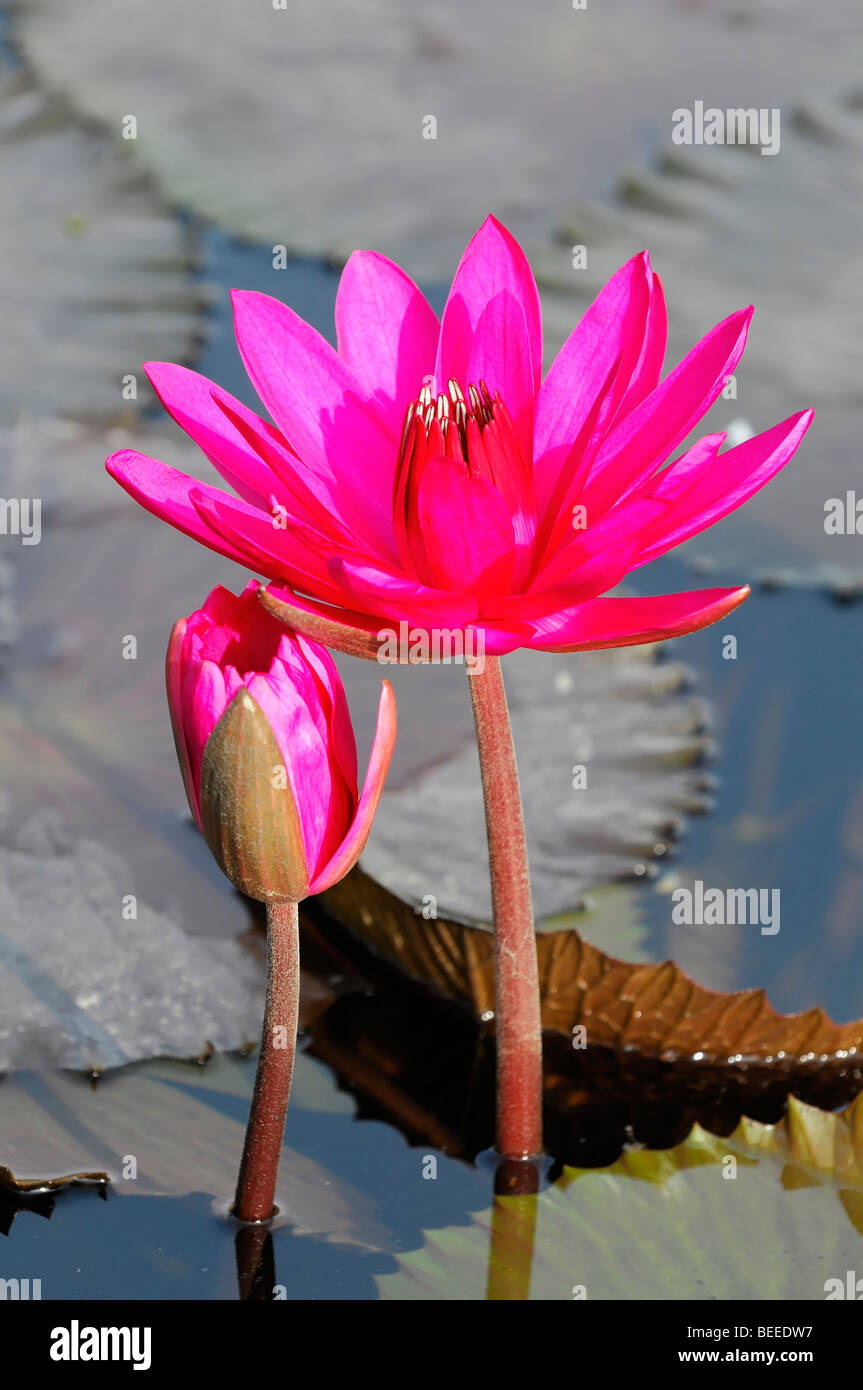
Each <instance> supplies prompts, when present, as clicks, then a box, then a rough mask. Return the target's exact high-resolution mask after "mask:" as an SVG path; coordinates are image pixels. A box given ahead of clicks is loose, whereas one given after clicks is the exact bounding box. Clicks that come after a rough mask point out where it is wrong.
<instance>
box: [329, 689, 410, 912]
mask: <svg viewBox="0 0 863 1390" xmlns="http://www.w3.org/2000/svg"><path fill="white" fill-rule="evenodd" d="M395 741H396V701H395V696H394V695H393V691H392V686H391V685H390V683H389V681H384V683H383V689H382V690H381V699H380V704H379V706H378V723H377V729H376V731H375V738H374V743H373V744H372V751H371V755H370V757H369V765H368V768H367V770H366V778H365V782H364V784H363V790H362V794H361V795H360V800H359V805H358V806H357V812H356V815H355V817H354V820H353V823H352V825H351V827H350V829H349V830H348V833H347V835H346V836H345V838H344V840H343V841H342V844H341V846H340V847H339V849H338V850H337V851H336V853H335V854H334V855H333V857H332V859H331V860H330V862H329V863H328V864H327V865H326V866H325V867H324V868H323V869H321V870H320V871H319V872H318V874H317V876H316V878H314V879H313V880H312V882H311V883H310V884H309V893H310V894H311V893H323V892H324V891H325V889H327V888H332V886H333V884H334V883H338V882H339V880H340V879H343V878H344V876H345V874H346V873H348V872H349V870H350V869H352V868H353V866H354V864H355V863H356V862H357V860H358V859H359V857H360V855H361V854H362V852H363V850H364V849H365V846H366V841H367V840H368V838H369V832H370V831H371V828H372V821H373V820H374V816H375V812H376V810H377V808H378V802H379V801H380V799H381V792H382V791H383V789H384V782H385V781H386V775H387V772H388V771H389V766H390V761H391V759H392V755H393V748H394V747H395Z"/></svg>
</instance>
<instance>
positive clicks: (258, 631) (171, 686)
mask: <svg viewBox="0 0 863 1390" xmlns="http://www.w3.org/2000/svg"><path fill="white" fill-rule="evenodd" d="M257 589H258V586H257V584H256V583H255V582H252V583H250V584H249V585H248V586H247V588H246V589H245V590H244V591H243V593H242V594H241V595H240V596H239V598H237V597H236V596H235V595H234V594H232V593H230V592H229V591H228V590H227V589H223V588H221V587H220V588H217V589H214V590H213V592H212V593H211V594H210V595H209V597H208V599H207V600H206V602H205V604H204V606H203V608H200V609H198V610H197V611H196V612H195V613H192V614H191V616H190V617H188V618H182V619H180V621H179V622H178V623H176V624H175V626H174V630H173V632H172V633H171V640H170V643H169V645H168V656H167V662H166V680H167V689H168V705H169V707H170V711H171V722H172V724H173V728H174V741H175V743H176V747H177V757H178V759H179V762H180V769H181V771H182V774H183V781H184V784H185V787H186V795H187V797H188V800H189V806H190V808H191V811H192V814H193V816H194V817H195V821H196V822H197V825H198V828H199V830H200V831H201V833H202V834H203V836H204V838H205V840H206V841H207V844H208V845H209V847H210V849H211V851H212V853H213V856H214V858H215V859H216V862H217V863H218V865H219V867H220V868H221V869H222V871H223V872H224V873H225V874H226V875H227V877H228V878H229V879H230V880H231V882H232V883H233V884H234V885H235V886H236V887H237V888H240V889H241V890H242V891H243V892H244V893H247V894H248V895H249V896H250V897H253V898H257V899H258V900H259V901H260V902H272V901H276V900H279V899H282V900H285V899H289V900H291V901H294V902H299V901H300V900H301V899H302V898H305V897H307V896H309V894H311V893H320V892H322V891H323V890H324V889H325V888H329V887H331V886H332V884H334V883H337V882H338V880H339V879H341V878H343V877H344V876H345V874H346V873H347V872H348V870H349V869H351V868H352V867H353V865H354V864H355V863H356V861H357V859H358V858H359V856H360V854H361V852H362V850H363V848H364V846H365V843H366V840H367V839H368V835H369V831H370V829H371V824H372V819H373V817H374V813H375V810H376V808H377V804H378V801H379V799H380V795H381V791H382V790H383V784H384V779H385V778H386V774H387V770H388V768H389V763H390V758H391V756H392V750H393V745H394V742H395V733H396V710H395V700H394V697H393V693H392V689H391V687H390V685H389V682H387V681H384V683H383V690H382V692H381V700H380V708H379V712H378V726H377V732H376V734H375V740H374V745H373V747H372V753H371V758H370V759H369V767H368V772H367V774H366V780H365V785H364V787H363V790H362V792H361V793H360V792H359V791H358V787H357V753H356V743H355V740H354V732H353V726H352V724H351V718H350V713H349V711H348V705H347V700H346V699H345V692H344V688H343V686H342V682H341V679H340V677H339V674H338V672H337V670H336V668H335V665H334V663H333V660H332V657H331V656H330V654H329V652H328V651H327V650H326V648H325V647H321V646H319V645H318V643H316V642H313V641H310V640H309V639H307V638H305V637H301V636H299V635H296V634H294V633H292V632H289V631H287V630H286V629H285V627H284V626H283V625H282V624H281V623H280V622H278V621H277V620H276V619H274V618H273V617H271V616H270V615H269V614H268V613H266V612H265V611H264V609H263V608H262V607H261V605H260V603H259V602H258V599H257Z"/></svg>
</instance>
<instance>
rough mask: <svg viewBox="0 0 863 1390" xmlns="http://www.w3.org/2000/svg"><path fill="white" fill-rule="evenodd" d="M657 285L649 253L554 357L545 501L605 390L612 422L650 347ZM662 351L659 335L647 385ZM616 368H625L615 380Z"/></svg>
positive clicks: (539, 419) (541, 484)
mask: <svg viewBox="0 0 863 1390" xmlns="http://www.w3.org/2000/svg"><path fill="white" fill-rule="evenodd" d="M652 290H653V274H652V271H651V269H650V260H649V258H648V255H647V252H646V251H642V252H640V253H639V254H638V255H637V256H633V257H632V259H631V260H629V261H627V262H626V264H625V265H624V266H621V268H620V270H618V271H617V272H616V274H614V275H613V276H612V277H611V279H610V280H609V281H608V284H607V285H605V286H604V288H603V289H602V290H600V292H599V294H598V295H597V297H596V299H595V300H594V301H593V303H592V304H591V306H590V308H589V309H588V310H587V312H586V313H585V314H584V315H583V317H582V318H581V319H580V321H579V322H578V324H576V326H575V328H574V329H573V331H572V333H571V334H570V335H569V337H568V339H567V340H566V342H565V343H564V345H563V347H562V348H561V349H560V352H559V353H558V354H557V356H556V358H555V359H554V361H553V362H552V364H551V367H550V368H549V370H548V374H547V376H546V378H545V380H544V381H543V383H542V387H541V389H540V392H539V397H538V399H537V406H536V427H535V430H534V479H535V486H536V491H537V497H538V499H539V502H540V506H541V507H542V506H543V505H544V504H545V503H547V502H548V499H549V497H550V494H551V491H552V489H553V488H554V485H555V483H556V481H557V479H558V477H559V476H560V473H561V470H562V469H563V467H564V465H565V464H566V462H567V460H568V459H569V457H570V454H571V451H572V449H573V445H574V444H575V442H576V440H577V439H578V437H579V435H580V433H581V432H582V430H583V428H584V426H585V424H586V422H587V420H588V417H589V416H590V414H591V411H592V410H593V408H594V406H595V403H596V402H597V400H598V398H599V397H600V394H601V393H603V392H606V391H609V395H610V399H609V405H608V407H607V409H606V412H605V413H606V415H607V417H608V423H609V424H610V423H611V422H612V421H613V419H614V416H615V414H616V412H617V410H618V407H619V406H620V403H621V401H622V400H623V398H624V396H625V394H626V391H627V389H628V388H629V386H630V383H631V382H632V378H633V375H634V373H635V372H636V369H637V368H638V367H639V362H640V359H641V358H642V355H643V353H644V352H645V344H646V340H647V325H648V320H649V310H650V307H651V294H652ZM661 318H662V315H661V313H658V317H657V320H656V323H655V325H654V330H653V337H654V339H656V338H658V337H659V336H661V335H660V332H659V326H658V325H659V323H660V321H661ZM663 348H664V342H663ZM656 351H657V347H656V343H655V341H653V340H652V342H651V347H650V349H649V351H648V359H647V361H645V362H644V364H643V366H642V368H641V377H640V381H641V384H643V385H645V384H646V383H647V380H648V379H649V373H650V371H652V370H653V369H654V367H655V358H656ZM614 367H616V368H617V370H616V371H615V373H614V376H613V377H612V379H611V381H610V382H609V374H610V373H611V371H612V368H614ZM652 385H655V382H653V383H651V386H652ZM609 388H610V390H609ZM634 389H635V392H636V394H637V391H638V389H639V384H638V381H636V383H635V387H634ZM648 389H650V388H648Z"/></svg>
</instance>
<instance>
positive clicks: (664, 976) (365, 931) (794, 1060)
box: [324, 868, 863, 1103]
mask: <svg viewBox="0 0 863 1390" xmlns="http://www.w3.org/2000/svg"><path fill="white" fill-rule="evenodd" d="M324 900H325V903H326V906H327V908H328V910H329V911H330V912H332V914H333V915H334V916H335V917H336V918H337V919H338V920H339V921H341V922H342V923H343V924H344V925H345V926H346V927H348V929H349V930H350V931H351V932H352V933H353V934H355V935H356V936H357V937H358V938H360V939H361V940H362V941H363V943H364V944H365V945H366V946H368V947H370V948H371V949H372V950H373V951H374V952H376V953H377V954H378V955H380V956H382V957H384V958H385V959H386V960H387V961H389V962H391V963H393V964H395V965H397V966H398V967H399V968H400V969H401V970H402V971H404V972H405V973H406V974H408V975H409V976H411V977H412V978H414V979H415V980H418V981H421V982H422V983H424V984H426V985H429V986H431V987H432V988H433V989H434V990H436V991H438V992H440V993H441V994H444V995H446V996H448V997H450V998H453V999H457V1000H460V1001H462V1002H463V1003H465V1004H467V1005H468V1006H469V1007H470V1008H471V1009H472V1011H473V1012H474V1013H475V1014H476V1015H477V1016H478V1017H479V1018H483V1019H486V1020H488V1021H490V1020H491V1018H492V1017H493V1013H494V961H493V938H492V934H491V930H490V928H489V927H487V926H484V925H481V924H477V923H467V922H464V921H461V922H459V921H454V920H450V919H445V918H436V919H435V918H426V917H424V916H423V915H422V910H421V908H420V906H419V905H418V904H411V903H409V902H406V901H404V900H403V899H400V898H398V897H397V896H396V895H395V894H393V893H391V892H389V891H388V890H387V889H385V888H383V887H382V886H381V885H380V884H377V883H375V882H374V880H372V879H370V878H369V876H368V875H367V874H365V873H364V872H363V871H362V869H360V868H356V869H354V871H353V872H352V874H350V875H349V877H348V878H347V879H345V880H344V881H343V882H342V883H340V884H338V885H337V886H336V887H335V888H333V889H330V891H329V892H328V893H327V894H325V895H324ZM537 949H538V953H539V972H540V988H541V992H542V1020H543V1026H544V1028H545V1029H546V1030H547V1032H548V1033H549V1034H551V1035H554V1036H556V1037H557V1038H558V1040H563V1039H565V1040H566V1042H567V1044H569V1043H573V1046H574V1052H573V1055H574V1057H575V1058H576V1059H581V1058H585V1059H587V1060H590V1059H592V1058H595V1056H596V1054H598V1053H611V1054H618V1055H620V1056H624V1057H625V1058H626V1059H628V1060H630V1061H646V1062H650V1063H653V1064H660V1065H666V1066H667V1067H668V1068H669V1070H670V1069H671V1068H673V1069H674V1074H675V1076H676V1077H677V1079H678V1082H679V1081H680V1078H681V1073H682V1069H684V1068H685V1069H686V1071H687V1072H688V1073H689V1078H690V1080H691V1081H692V1082H693V1083H694V1084H696V1085H698V1086H699V1088H701V1087H705V1086H708V1085H710V1084H723V1085H727V1084H731V1085H733V1086H737V1087H739V1089H740V1090H741V1091H757V1090H764V1089H773V1088H775V1087H776V1086H777V1085H781V1086H782V1087H784V1088H785V1089H787V1090H789V1091H791V1090H800V1089H801V1087H805V1089H806V1094H807V1095H818V1094H819V1093H820V1092H825V1093H826V1092H827V1090H828V1089H830V1088H835V1087H839V1088H840V1089H841V1092H842V1094H844V1095H845V1096H846V1098H847V1096H848V1095H849V1094H855V1093H856V1092H857V1091H858V1090H859V1089H860V1087H861V1083H863V1020H857V1021H855V1022H851V1023H844V1024H837V1023H834V1022H833V1021H832V1020H831V1019H830V1018H828V1016H827V1015H826V1014H825V1012H824V1010H823V1009H821V1008H812V1009H808V1010H806V1011H805V1012H802V1013H797V1014H780V1013H777V1012H776V1010H775V1009H773V1008H772V1006H771V1005H770V1002H769V1000H768V999H767V997H766V994H765V992H764V990H762V989H752V990H743V991H740V992H735V993H728V994H725V993H721V992H718V991H714V990H708V989H704V988H703V987H702V986H701V985H699V984H697V983H696V982H695V981H694V980H692V979H690V977H689V976H688V975H686V974H685V973H684V972H683V971H682V970H681V969H680V968H679V967H678V966H676V965H675V964H674V963H673V962H672V961H664V962H660V963H658V964H644V963H636V964H633V963H629V962H627V961H623V960H617V959H615V958H614V957H613V956H610V955H607V954H606V953H605V952H604V951H602V950H600V949H599V948H598V947H596V946H593V945H591V944H590V942H588V941H586V940H585V939H584V938H583V937H582V936H581V935H580V933H579V932H578V931H577V930H575V929H574V928H572V927H567V928H566V929H564V930H554V929H547V930H544V931H540V932H538V934H537ZM580 1027H583V1028H584V1035H583V1037H581V1036H579V1035H578V1034H576V1033H575V1032H574V1030H576V1029H578V1028H580ZM834 1103H835V1102H834Z"/></svg>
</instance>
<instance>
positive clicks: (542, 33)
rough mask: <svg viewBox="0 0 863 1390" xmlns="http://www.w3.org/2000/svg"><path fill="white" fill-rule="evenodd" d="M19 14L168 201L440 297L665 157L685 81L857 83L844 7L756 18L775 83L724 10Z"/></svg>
mask: <svg viewBox="0 0 863 1390" xmlns="http://www.w3.org/2000/svg"><path fill="white" fill-rule="evenodd" d="M13 12H14V29H13V32H14V34H15V36H16V38H17V40H18V42H19V43H20V44H21V45H22V47H23V50H24V52H25V54H26V56H27V59H28V61H29V62H30V63H32V64H33V66H34V68H35V70H36V72H37V73H38V75H39V77H40V79H41V80H42V81H43V82H44V83H46V84H48V85H51V86H52V87H55V88H57V89H59V90H61V91H64V92H67V93H69V94H70V95H71V97H72V99H73V100H74V102H75V103H76V105H77V106H78V107H79V109H81V110H83V111H85V112H87V114H89V115H95V116H97V117H98V118H99V119H101V120H102V121H103V122H105V124H106V125H107V127H108V128H109V129H110V130H111V131H112V132H113V133H114V134H115V136H116V138H117V139H118V140H119V139H120V138H121V132H122V123H123V120H124V118H125V117H127V116H128V115H132V116H134V117H135V118H136V119H137V138H136V139H135V140H129V141H128V142H126V143H127V147H129V148H131V149H133V150H134V152H135V154H136V155H138V156H139V157H140V158H141V160H142V161H143V162H144V163H145V164H146V165H147V166H148V167H150V168H151V169H153V170H155V171H156V172H157V173H158V176H159V178H160V180H161V182H162V184H163V186H164V187H165V188H166V189H167V191H168V193H169V194H170V196H171V197H173V198H176V199H177V200H178V201H180V202H182V203H184V204H186V205H187V206H190V207H193V208H195V209H196V210H198V211H201V212H203V213H205V214H206V215H207V216H209V217H212V218H213V219H215V220H216V221H218V222H220V223H221V224H222V225H223V226H225V227H227V228H228V229H229V230H231V231H233V232H235V233H240V234H242V235H244V236H248V237H253V238H256V239H258V240H261V241H262V242H266V243H283V244H286V245H287V246H288V247H289V248H292V249H294V250H297V251H302V252H305V253H309V254H312V255H321V254H323V253H325V252H330V253H332V254H334V255H337V256H343V255H345V254H347V252H349V251H350V250H351V249H353V247H354V246H355V245H372V246H375V247H377V248H378V249H379V250H382V251H384V252H386V253H388V254H395V255H396V256H397V257H402V258H404V259H405V260H406V262H407V263H408V264H409V267H410V269H411V270H412V271H414V272H417V273H424V274H426V275H434V276H437V277H441V276H443V275H445V274H446V273H447V272H448V271H451V270H452V267H453V265H454V264H455V258H456V257H457V256H458V255H459V254H460V252H461V250H462V248H463V247H464V245H465V243H466V241H467V239H468V238H469V237H470V235H471V234H472V233H473V231H475V229H476V227H477V226H478V225H479V223H480V222H481V221H482V219H483V218H484V217H485V215H486V214H487V213H488V211H489V210H490V209H493V210H494V211H495V212H497V213H498V214H499V215H500V216H501V217H502V218H503V219H504V220H505V221H512V222H513V223H514V225H513V230H514V231H515V232H516V234H517V235H520V236H524V235H527V234H528V233H529V232H533V233H535V234H536V235H537V236H545V235H546V234H547V232H548V229H549V227H550V226H552V225H553V223H554V219H555V217H556V215H557V214H558V213H559V212H560V211H562V210H563V209H564V208H565V207H566V206H567V205H568V204H569V203H571V202H572V199H573V196H574V191H575V190H577V189H583V188H585V187H596V185H597V183H598V182H600V181H604V180H605V177H606V171H607V170H608V169H610V168H611V169H613V168H615V167H618V166H619V165H620V163H621V161H622V159H623V158H625V157H626V154H627V153H628V151H630V150H631V149H632V148H634V147H636V146H638V145H639V144H641V143H642V141H643V139H644V131H645V127H646V128H647V129H648V131H650V132H651V133H653V132H654V131H661V132H662V134H663V136H664V135H665V134H666V132H667V131H668V130H669V129H670V124H671V111H672V108H673V105H674V101H673V100H671V99H670V98H669V92H674V91H677V90H678V89H679V87H680V69H681V63H682V62H685V69H686V83H685V92H690V91H694V92H699V91H713V90H715V89H716V73H717V71H718V72H721V73H723V75H724V76H725V78H726V81H725V83H724V84H723V87H722V90H723V94H724V95H727V98H728V99H729V101H730V104H732V105H734V104H742V105H746V104H747V103H748V102H749V101H751V99H752V94H753V92H757V93H758V94H759V100H760V101H763V102H767V103H768V104H770V105H774V104H777V103H779V102H788V101H790V100H791V99H793V98H794V97H795V96H796V95H797V93H798V92H799V91H800V89H801V85H802V84H803V83H804V82H808V83H810V84H811V86H812V88H814V89H817V88H818V85H819V84H821V83H823V82H824V81H825V80H833V81H839V80H842V78H843V76H845V75H847V76H848V77H849V78H851V77H853V76H855V75H856V73H857V72H858V71H859V46H857V45H855V44H854V43H853V42H852V41H851V39H852V36H851V33H850V32H849V23H848V18H847V12H846V11H845V9H844V7H842V6H839V7H835V6H834V7H828V9H827V11H826V13H823V14H822V13H818V14H817V15H816V13H815V12H814V11H813V9H812V7H811V6H810V5H808V4H807V3H806V0H792V3H791V4H790V5H789V4H788V3H786V4H784V5H783V6H782V8H781V10H780V9H778V7H773V6H765V5H763V4H750V5H747V7H746V13H747V16H749V17H751V19H752V21H753V23H754V24H755V25H756V26H757V28H758V29H759V30H760V31H762V32H763V31H765V30H766V31H767V33H768V35H769V38H768V40H767V41H768V42H769V49H770V54H771V65H770V69H769V80H768V81H766V79H765V68H764V57H763V52H764V50H763V47H761V45H756V44H753V43H750V42H747V41H746V38H745V37H744V39H743V40H741V31H740V29H739V27H738V26H737V25H736V24H735V23H734V22H733V20H734V17H735V16H734V14H733V13H729V9H728V6H727V5H725V4H723V5H721V6H719V7H717V6H712V5H711V6H709V7H706V8H705V7H701V8H700V10H699V11H698V12H694V13H691V12H688V11H687V10H686V9H685V8H682V7H681V5H680V4H679V3H678V2H677V0H660V3H655V4H653V5H652V6H651V8H650V11H649V14H648V12H647V11H646V10H645V7H644V6H643V5H642V4H640V3H638V0H626V3H624V4H622V5H621V4H618V5H616V6H614V7H608V6H602V5H596V6H590V7H587V8H586V9H585V10H584V11H581V12H579V11H576V10H573V8H572V6H570V5H555V6H551V5H545V6H543V7H541V13H540V16H539V18H537V15H536V13H535V12H534V10H533V9H532V8H531V7H529V6H526V5H524V4H514V3H507V4H501V3H500V0H478V2H477V3H475V4H473V5H471V6H469V7H465V6H464V5H462V4H459V3H458V0H439V3H437V4H436V5H434V6H431V7H429V6H425V7H422V8H416V7H410V6H404V5H400V4H398V3H397V0H373V3H367V4H365V5H363V6H362V7H357V6H356V5H354V4H351V3H350V0H328V3H326V4H323V5H320V4H319V5H296V4H290V5H287V6H285V7H284V8H277V7H275V6H274V5H272V4H271V3H262V4H259V5H256V6H253V7H251V8H249V7H240V6H238V5H237V4H236V3H235V0H208V3H207V5H206V6H205V7H204V6H200V7H196V6H188V5H186V6H183V7H182V8H179V9H178V7H177V5H176V4H174V3H172V0H150V3H148V4H147V5H138V4H135V3H133V0H78V3H77V4H76V5H75V6H74V7H70V6H69V5H67V4H65V3H64V0H27V3H26V4H22V3H17V4H15V5H14V6H13ZM762 41H763V40H762ZM597 112H601V113H602V119H597ZM430 117H431V118H433V119H434V120H435V121H436V128H435V127H432V126H431V125H430V124H429V118H430ZM588 133H589V138H585V136H586V135H587V134H588ZM431 135H433V136H434V137H435V138H427V137H428V136H431ZM762 162H763V163H765V164H766V163H767V161H766V160H764V161H762ZM370 189H371V190H373V191H374V195H373V196H371V197H370V196H369V190H370ZM164 355H167V354H163V356H164Z"/></svg>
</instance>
